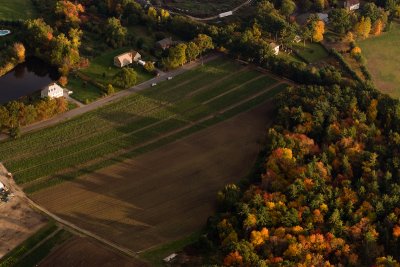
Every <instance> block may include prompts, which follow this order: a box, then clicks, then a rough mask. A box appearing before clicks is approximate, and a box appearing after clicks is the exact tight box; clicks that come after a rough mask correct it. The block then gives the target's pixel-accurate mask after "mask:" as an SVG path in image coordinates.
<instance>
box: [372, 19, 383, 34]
mask: <svg viewBox="0 0 400 267" xmlns="http://www.w3.org/2000/svg"><path fill="white" fill-rule="evenodd" d="M382 29H383V22H382V20H381V19H378V20H377V21H375V23H374V27H373V29H372V34H373V35H380V34H381V33H382Z"/></svg>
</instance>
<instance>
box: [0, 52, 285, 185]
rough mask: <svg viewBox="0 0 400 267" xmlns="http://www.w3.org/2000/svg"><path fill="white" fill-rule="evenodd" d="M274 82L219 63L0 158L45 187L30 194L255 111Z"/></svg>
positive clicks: (28, 140) (10, 148)
mask: <svg viewBox="0 0 400 267" xmlns="http://www.w3.org/2000/svg"><path fill="white" fill-rule="evenodd" d="M275 83H276V81H275V80H274V79H273V78H271V77H269V76H265V75H263V74H261V73H259V72H257V71H254V70H250V69H246V68H245V67H243V66H240V65H238V64H237V63H235V62H232V61H229V60H226V59H217V60H215V61H213V62H210V63H208V64H205V65H204V66H202V67H198V68H197V69H194V70H191V71H188V72H186V73H184V74H182V75H179V76H176V77H174V79H173V80H171V81H165V82H163V83H160V84H158V85H157V86H155V87H152V88H149V89H146V90H144V91H142V92H140V93H138V94H134V95H132V96H129V97H127V98H124V99H122V100H120V101H118V102H115V103H112V104H110V105H107V106H104V107H102V108H99V109H97V110H95V111H92V112H89V113H86V114H84V115H82V116H79V117H77V118H74V119H71V120H69V121H67V122H64V123H62V124H59V125H56V126H53V127H51V128H48V129H45V130H41V131H37V132H35V133H31V134H27V135H23V136H22V137H21V138H20V139H17V140H13V141H7V142H2V143H0V157H2V158H4V159H7V160H5V161H4V164H5V166H6V167H7V168H8V169H9V170H10V171H11V172H13V174H14V175H15V179H16V181H17V182H18V183H19V184H24V183H28V182H31V181H35V180H37V179H39V178H43V179H41V183H42V184H41V183H39V184H38V185H35V184H34V185H32V184H30V186H32V187H31V188H30V189H28V190H27V191H35V190H38V189H40V188H42V187H46V186H48V185H51V184H55V183H59V182H62V181H64V180H69V179H73V178H75V177H77V176H79V175H81V174H83V173H85V172H88V171H89V172H91V171H92V170H96V169H99V168H102V167H104V166H108V165H110V164H113V163H115V162H116V161H119V160H123V159H126V158H132V157H136V156H138V155H140V154H143V153H145V152H147V151H151V150H153V149H156V148H157V147H160V146H162V145H164V144H167V143H169V142H172V141H174V140H177V139H179V138H182V137H183V136H186V135H188V134H190V133H193V132H195V131H198V130H200V129H203V128H204V127H207V126H209V125H212V124H215V123H217V122H219V121H221V120H224V119H227V118H229V117H232V116H234V115H236V114H238V113H240V112H243V111H244V110H248V109H250V108H253V107H255V106H256V105H257V104H260V103H262V102H264V101H266V100H267V99H269V98H271V97H272V96H273V95H274V94H275V93H277V92H279V91H281V90H282V89H283V87H281V86H280V87H277V88H274V89H273V90H269V88H270V86H271V85H273V84H275ZM266 89H268V90H269V91H267V92H265V93H263V92H264V90H266ZM253 97H254V98H253ZM243 101H244V102H243ZM216 114H217V115H216ZM198 121H201V122H198ZM49 144H50V145H49ZM43 147H46V148H47V149H46V150H43ZM72 167H73V168H72Z"/></svg>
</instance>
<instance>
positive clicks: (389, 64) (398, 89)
mask: <svg viewBox="0 0 400 267" xmlns="http://www.w3.org/2000/svg"><path fill="white" fill-rule="evenodd" d="M359 46H360V47H361V50H362V54H364V56H365V57H366V59H367V68H368V70H369V71H370V72H371V75H372V78H373V81H374V83H375V85H376V86H377V87H378V89H380V90H381V91H382V92H383V93H386V94H389V95H390V96H392V97H395V98H399V97H400V76H399V75H398V72H399V62H400V24H398V23H393V24H392V28H391V30H390V31H389V32H385V33H383V34H382V35H380V36H377V37H370V38H368V39H365V40H363V41H360V42H359Z"/></svg>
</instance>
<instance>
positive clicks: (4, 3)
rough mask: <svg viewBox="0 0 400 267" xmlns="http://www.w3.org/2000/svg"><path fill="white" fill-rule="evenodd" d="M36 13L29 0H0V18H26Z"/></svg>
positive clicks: (34, 16) (33, 16)
mask: <svg viewBox="0 0 400 267" xmlns="http://www.w3.org/2000/svg"><path fill="white" fill-rule="evenodd" d="M37 15H38V13H37V11H36V9H35V7H34V6H33V3H32V1H31V0H11V1H10V0H0V20H27V19H32V18H36V17H37Z"/></svg>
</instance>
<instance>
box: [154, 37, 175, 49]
mask: <svg viewBox="0 0 400 267" xmlns="http://www.w3.org/2000/svg"><path fill="white" fill-rule="evenodd" d="M174 44H175V42H174V41H173V40H172V37H168V38H164V39H162V40H160V41H158V42H157V43H156V46H157V47H158V48H161V49H162V50H165V49H168V48H170V47H171V46H173V45H174Z"/></svg>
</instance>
